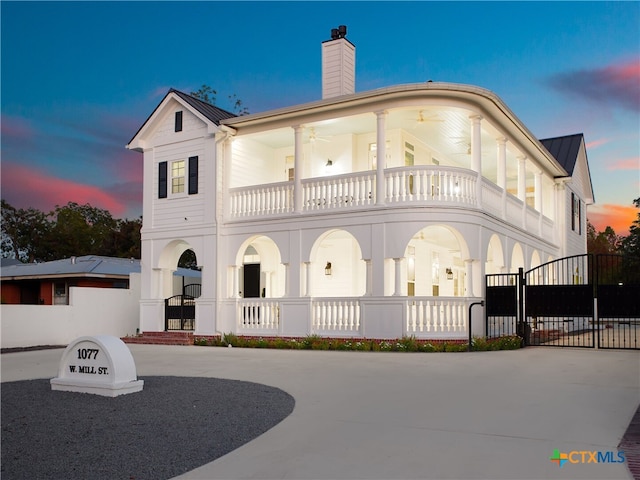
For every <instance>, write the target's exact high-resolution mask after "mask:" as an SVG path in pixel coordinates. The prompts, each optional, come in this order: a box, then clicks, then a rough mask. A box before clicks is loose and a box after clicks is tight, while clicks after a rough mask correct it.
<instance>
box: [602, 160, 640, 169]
mask: <svg viewBox="0 0 640 480" xmlns="http://www.w3.org/2000/svg"><path fill="white" fill-rule="evenodd" d="M607 170H640V158H637V157H636V158H623V159H621V160H618V161H616V162H614V163H613V164H611V165H609V166H607Z"/></svg>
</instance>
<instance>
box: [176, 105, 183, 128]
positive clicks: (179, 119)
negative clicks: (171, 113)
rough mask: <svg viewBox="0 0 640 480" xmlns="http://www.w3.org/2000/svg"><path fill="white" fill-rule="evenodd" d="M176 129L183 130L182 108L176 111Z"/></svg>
mask: <svg viewBox="0 0 640 480" xmlns="http://www.w3.org/2000/svg"><path fill="white" fill-rule="evenodd" d="M175 131H176V132H181V131H182V110H181V111H179V112H176V122H175Z"/></svg>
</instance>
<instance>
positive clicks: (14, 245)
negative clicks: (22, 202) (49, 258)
mask: <svg viewBox="0 0 640 480" xmlns="http://www.w3.org/2000/svg"><path fill="white" fill-rule="evenodd" d="M52 226H53V225H52V222H50V221H49V219H48V218H47V215H46V214H44V213H42V212H41V211H39V210H36V209H35V208H28V209H26V210H24V209H22V208H20V209H17V208H14V207H13V206H11V205H10V204H9V203H7V202H6V201H5V200H2V256H3V257H13V258H16V259H18V260H20V261H22V262H34V261H36V260H42V258H43V257H44V256H46V254H45V251H44V250H43V246H44V244H45V243H46V242H47V241H46V239H47V238H48V237H49V236H50V234H51V229H52Z"/></svg>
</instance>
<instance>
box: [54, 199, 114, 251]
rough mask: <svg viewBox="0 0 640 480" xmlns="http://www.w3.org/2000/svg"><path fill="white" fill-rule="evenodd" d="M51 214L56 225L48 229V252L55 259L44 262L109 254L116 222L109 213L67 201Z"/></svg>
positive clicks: (87, 205)
mask: <svg viewBox="0 0 640 480" xmlns="http://www.w3.org/2000/svg"><path fill="white" fill-rule="evenodd" d="M52 215H53V216H55V219H56V222H55V226H54V227H53V228H52V230H51V233H52V236H53V238H51V239H50V248H51V250H50V251H51V254H52V256H53V257H55V258H49V259H47V260H54V259H56V258H67V257H71V256H82V255H92V254H93V255H111V254H112V249H111V248H109V244H110V243H111V232H113V231H114V230H115V229H116V225H117V222H116V220H114V219H113V217H112V216H111V213H109V211H107V210H103V209H101V208H97V207H92V206H91V205H89V204H86V205H78V204H77V203H75V202H69V203H68V204H67V205H65V206H63V207H60V206H56V209H55V210H54V212H53V213H52ZM54 245H55V248H54Z"/></svg>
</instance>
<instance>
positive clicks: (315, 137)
mask: <svg viewBox="0 0 640 480" xmlns="http://www.w3.org/2000/svg"><path fill="white" fill-rule="evenodd" d="M316 140H319V141H321V142H329V141H330V140H329V137H323V136H321V135H318V134H317V133H316V129H315V127H309V142H310V143H315V142H316Z"/></svg>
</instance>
